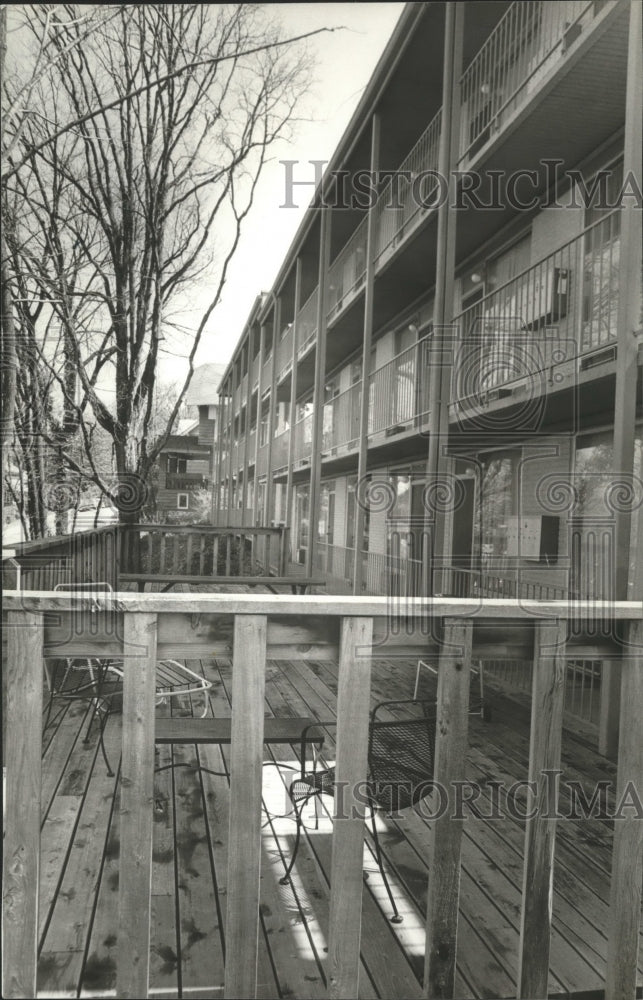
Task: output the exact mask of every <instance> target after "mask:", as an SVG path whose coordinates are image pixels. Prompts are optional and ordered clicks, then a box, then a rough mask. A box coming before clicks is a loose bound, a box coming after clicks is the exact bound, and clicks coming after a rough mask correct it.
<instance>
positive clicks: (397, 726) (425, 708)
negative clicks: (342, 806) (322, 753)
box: [280, 699, 436, 923]
mask: <svg viewBox="0 0 643 1000" xmlns="http://www.w3.org/2000/svg"><path fill="white" fill-rule="evenodd" d="M411 709H414V710H415V711H414V714H410V710H411ZM398 712H406V713H408V714H407V715H406V717H399V718H397V717H396V718H393V719H390V718H386V717H384V718H383V717H382V716H386V715H390V714H391V713H394V714H397V713H398ZM435 731H436V703H435V700H434V699H430V700H426V699H423V700H418V699H411V700H404V701H383V702H380V703H379V704H378V705H376V706H375V708H374V709H373V711H372V712H371V718H370V724H369V732H368V779H367V785H366V795H367V798H368V805H369V808H370V819H371V828H372V831H373V843H374V846H375V859H376V861H377V866H378V868H379V870H380V872H381V875H382V880H383V882H384V885H385V887H386V892H387V894H388V898H389V900H390V902H391V906H392V908H393V915H392V917H391V921H392V922H393V923H401V922H402V916H401V915H400V913H399V910H398V908H397V905H396V903H395V900H394V898H393V893H392V891H391V887H390V885H389V881H388V878H387V876H386V872H385V870H384V865H383V859H382V852H381V847H380V842H379V837H378V834H377V825H376V822H375V810H376V809H378V808H379V809H381V810H383V811H384V812H385V813H387V814H391V813H396V812H398V811H399V810H400V809H406V808H408V807H409V806H414V805H416V803H418V802H419V801H420V800H421V799H423V798H424V797H425V796H426V795H427V794H428V793H429V792H430V791H431V790H432V786H433V760H434V753H435ZM334 792H335V767H334V766H331V767H326V768H323V769H320V770H317V768H314V769H313V770H312V771H308V772H305V771H304V768H303V767H302V773H301V775H300V777H298V778H296V779H295V780H294V781H293V782H292V784H291V785H290V788H289V795H290V799H291V802H292V804H293V808H294V812H295V821H296V824H297V833H296V837H295V845H294V848H293V853H292V857H291V859H290V862H289V864H288V866H287V868H286V871H285V874H284V875H283V876H282V878H281V879H280V882H281V884H282V885H285V884H286V883H287V882H288V881H289V879H290V873H291V871H292V869H293V867H294V864H295V860H296V858H297V852H298V850H299V844H300V842H301V830H302V827H303V821H302V810H303V808H304V806H305V805H306V803H307V802H309V801H310V800H311V799H313V798H315V797H318V796H321V795H334ZM316 817H317V809H316ZM316 825H317V818H316Z"/></svg>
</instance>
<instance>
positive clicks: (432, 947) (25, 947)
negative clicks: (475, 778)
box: [3, 592, 643, 1000]
mask: <svg viewBox="0 0 643 1000" xmlns="http://www.w3.org/2000/svg"><path fill="white" fill-rule="evenodd" d="M4 607H5V610H6V612H7V615H8V620H7V626H8V628H7V632H8V645H7V656H6V663H5V667H6V673H5V677H6V684H7V703H8V706H9V710H8V712H7V716H6V722H7V755H6V769H7V771H6V800H5V802H6V829H5V842H4V854H5V862H6V864H5V873H4V898H5V923H4V955H3V959H4V972H5V980H4V991H5V994H6V995H12V994H16V993H17V994H19V995H22V996H36V989H37V981H36V976H37V954H38V943H39V936H40V931H41V928H40V927H39V910H38V900H39V893H40V891H41V888H44V886H42V887H41V876H40V871H41V869H40V853H41V796H42V790H43V771H42V765H41V756H42V750H43V746H42V735H41V726H42V712H43V676H42V674H43V656H44V657H65V656H67V657H74V656H79V655H85V656H87V655H91V656H94V657H98V658H103V659H105V658H112V657H120V658H123V657H125V658H126V661H127V668H126V669H125V671H124V683H123V708H122V762H121V776H120V778H121V780H120V794H121V799H120V863H119V865H120V867H119V873H120V878H119V880H118V907H117V912H118V926H119V934H118V941H117V945H116V947H115V949H114V952H113V954H114V959H115V973H116V995H117V996H140V997H145V996H147V995H148V994H149V989H150V986H149V963H150V927H151V921H152V907H151V903H152V897H151V893H152V870H153V864H154V857H153V827H154V822H155V815H154V809H155V796H154V766H155V759H154V758H155V754H154V731H155V712H154V705H155V675H156V661H157V658H163V657H169V656H175V655H177V653H176V649H177V648H180V649H183V650H187V653H188V654H189V656H190V658H192V659H198V658H201V657H203V658H209V657H212V656H216V657H219V656H220V657H226V658H227V657H230V656H231V657H232V694H231V704H232V722H231V747H230V756H231V767H230V772H231V773H230V782H231V787H230V799H229V801H230V816H229V820H230V824H229V851H228V857H227V872H226V876H225V885H226V886H227V894H226V905H227V915H226V927H227V928H228V929H230V928H238V929H239V930H237V932H236V933H235V934H234V935H232V936H230V937H229V940H230V941H231V946H230V947H229V948H227V949H226V956H225V994H224V995H225V996H228V997H233V996H256V995H257V989H258V982H257V964H258V963H257V949H258V938H259V934H258V931H259V924H260V920H261V909H260V892H259V887H260V880H261V872H262V863H261V852H262V838H261V829H262V824H263V822H264V817H263V815H262V782H261V775H262V764H263V760H264V745H263V744H264V740H263V737H264V716H265V709H266V704H265V680H266V669H267V663H268V661H269V660H271V659H279V660H287V661H290V660H301V659H306V658H313V659H316V660H320V659H321V660H335V662H337V663H338V665H339V666H338V686H337V691H338V694H337V740H336V764H335V767H336V787H337V789H341V794H342V806H343V809H341V810H340V805H339V799H338V798H337V799H336V811H337V812H339V813H340V815H339V816H338V818H337V819H336V820H335V821H334V823H333V828H332V868H331V877H330V888H329V892H330V903H329V914H330V916H329V924H328V936H327V941H328V946H327V955H328V963H327V967H326V970H325V971H326V979H327V981H328V983H329V984H330V986H329V996H335V995H337V993H338V991H337V990H336V989H334V986H333V984H335V983H341V984H342V986H341V990H340V991H339V994H340V995H342V996H345V997H356V996H359V995H360V987H359V969H360V944H361V940H360V934H361V930H360V928H361V922H362V921H361V916H362V897H363V894H362V892H361V887H362V872H363V864H364V829H365V827H364V808H363V802H362V801H361V799H360V790H361V789H363V788H364V787H365V786H366V781H367V756H368V734H369V712H370V708H371V701H370V688H371V663H372V656H371V655H368V651H369V650H372V653H373V655H374V656H380V657H387V656H388V657H389V658H390V657H392V656H395V655H396V653H397V655H399V649H400V646H401V645H403V646H404V648H405V649H406V650H407V654H406V655H407V656H410V655H411V654H412V653H414V655H415V658H417V657H418V656H423V657H426V656H429V657H431V658H432V659H434V660H435V661H436V662H439V677H440V680H439V685H438V693H437V706H436V710H437V720H438V725H437V726H436V737H435V752H434V775H433V785H434V787H435V788H437V789H440V790H441V792H442V793H443V794H444V795H446V797H447V798H446V803H445V805H446V808H445V809H444V810H443V811H442V812H440V814H439V815H438V816H437V818H435V819H433V820H432V825H431V873H430V879H429V883H428V895H427V897H426V934H425V935H422V938H418V939H417V943H418V947H419V949H420V951H421V952H423V953H424V955H425V961H426V972H425V983H426V984H427V985H426V990H427V992H428V994H429V995H437V994H438V993H439V994H440V995H444V996H452V995H453V979H454V975H455V962H456V951H457V930H458V911H459V904H460V886H461V864H462V848H463V822H462V818H461V814H460V815H458V812H456V811H455V809H456V806H457V802H458V799H457V793H458V790H459V792H460V808H461V806H462V794H461V793H462V790H463V787H464V784H465V781H464V779H465V759H466V757H467V753H468V749H469V695H468V692H469V688H470V675H471V666H472V663H473V662H474V661H475V660H479V659H488V658H489V657H490V655H495V656H496V658H505V659H513V660H515V659H517V658H521V659H525V660H531V661H533V669H532V691H531V693H532V699H531V701H532V708H531V723H530V725H531V736H530V745H529V763H528V778H529V786H530V793H529V799H528V806H529V807H530V808H529V809H528V810H527V811H526V812H525V813H524V814H523V815H525V816H526V819H525V839H524V857H523V860H522V872H521V873H520V874H521V875H522V878H521V880H520V881H521V884H522V887H523V888H522V892H520V893H519V896H517V902H518V901H519V907H520V912H521V920H520V928H521V931H520V943H519V948H518V956H517V970H518V975H517V978H518V983H517V988H518V995H520V996H525V997H527V996H529V997H539V996H546V995H547V985H548V978H549V959H550V946H551V938H552V919H553V917H552V899H553V891H554V870H555V868H556V862H557V858H556V851H557V843H558V844H559V843H560V838H556V835H555V834H556V824H557V822H558V819H557V817H558V816H559V815H560V813H559V809H558V806H559V801H561V802H562V800H561V799H560V794H561V793H560V791H559V789H558V787H557V785H556V784H555V783H552V782H551V780H550V779H551V775H552V774H558V773H561V740H562V721H563V703H564V685H563V684H562V665H563V662H564V659H565V657H566V656H568V657H570V658H575V657H578V656H586V655H588V654H589V652H590V651H593V652H594V653H595V654H596V655H598V656H603V657H604V656H610V657H611V658H612V660H613V669H617V670H619V671H620V674H621V683H622V692H621V713H622V714H621V727H620V732H621V735H620V744H619V751H618V761H617V768H618V780H617V782H616V789H615V791H616V794H615V800H616V802H618V803H620V804H621V812H620V815H619V818H618V821H615V822H614V823H613V824H612V826H613V838H614V839H613V847H612V852H611V858H609V857H608V858H607V859H606V863H607V870H610V871H611V876H610V877H611V892H610V903H609V912H608V913H607V914H606V917H605V924H604V937H605V938H607V939H608V946H607V948H606V949H605V951H606V953H607V961H606V963H605V962H604V960H603V961H601V967H602V969H604V970H605V973H604V975H605V979H604V986H605V996H606V998H607V1000H618V998H622V997H626V996H633V995H634V994H635V992H636V981H637V960H638V927H639V920H640V912H639V911H640V856H639V846H640V845H639V838H638V827H639V824H640V819H639V818H638V817H637V815H636V812H635V809H634V808H633V807H632V808H628V807H626V808H625V809H624V810H623V809H622V806H623V805H624V804H626V803H627V804H628V805H629V806H630V807H631V806H632V794H633V793H632V783H633V782H636V781H637V780H639V777H640V767H639V762H640V711H641V704H640V700H641V699H640V656H638V654H637V653H636V650H640V646H641V642H642V641H643V634H642V633H643V623H642V619H641V616H642V612H641V604H640V602H629V603H628V602H619V603H616V604H614V605H612V606H610V607H609V608H607V609H603V611H602V613H603V614H604V616H605V620H606V621H609V622H612V623H614V625H615V626H616V628H615V629H614V636H615V637H616V636H617V635H620V636H621V641H620V642H619V641H617V640H616V638H614V639H612V640H611V641H610V642H608V643H596V642H595V641H594V640H591V639H590V640H588V639H587V637H586V636H585V634H584V633H583V630H582V628H581V629H579V630H574V629H570V628H569V627H568V622H567V618H568V613H569V612H568V608H567V605H566V604H565V603H564V602H560V603H557V602H536V601H533V602H526V603H525V602H519V601H503V602H498V601H486V602H479V601H466V600H463V601H459V602H457V603H454V601H453V599H434V600H430V601H427V600H425V599H423V600H421V601H416V602H414V601H413V600H408V601H407V602H406V605H405V607H404V609H403V612H402V614H401V615H397V616H392V614H391V604H390V601H389V600H388V599H386V598H360V597H357V598H355V597H353V598H350V597H336V598H333V597H325V596H324V597H319V596H311V597H292V598H290V597H288V598H285V597H284V596H283V595H280V596H266V595H245V594H126V593H118V594H115V595H107V596H105V595H94V594H90V595H84V596H83V595H64V594H55V595H54V594H53V593H39V594H32V595H31V594H28V593H20V592H16V593H12V594H5V598H4ZM581 612H582V613H581V618H580V621H581V622H586V621H591V622H592V623H593V622H594V621H595V616H596V608H595V606H593V605H588V606H586V607H584V608H582V609H581ZM427 625H428V626H429V627H428V628H427ZM435 636H439V637H440V640H441V641H440V642H437V641H436V639H435V638H434V637H435ZM311 649H313V650H314V655H313V656H312V657H311V654H310V650H311ZM580 650H582V652H580ZM628 650H629V651H630V652H629V653H628ZM409 651H410V652H409ZM179 655H184V654H179ZM637 656H638V658H637ZM324 707H325V706H324ZM552 790H553V791H552ZM27 793H28V794H27ZM433 804H435V803H433ZM531 806H534V807H535V808H533V809H532V808H531ZM585 822H586V823H588V824H589V823H591V821H587V820H585ZM586 829H587V833H588V835H590V830H589V828H586ZM285 843H286V838H284V844H285ZM610 862H611V863H610ZM90 881H93V880H90ZM463 884H467V883H463ZM88 885H89V882H87V880H85V881H84V882H82V883H81V886H84V887H85V888H81V890H80V891H81V892H82V893H83V895H84V894H85V890H86V889H87V886H88ZM347 886H354V887H356V888H357V889H359V890H360V891H351V892H347ZM87 897H88V898H87V899H86V900H85V899H83V903H84V904H85V905H86V907H87V908H88V912H89V910H91V905H92V903H91V896H90V894H89V892H87ZM445 900H447V901H448V903H449V905H448V906H445ZM572 909H573V908H572ZM534 941H538V942H539V945H538V947H537V948H536V947H534ZM504 951H506V949H504ZM504 951H503V954H504ZM385 957H386V956H385V955H383V956H382V958H383V960H385ZM602 978H603V977H602V972H598V971H597V973H596V980H597V983H596V985H597V988H598V987H599V984H600V986H601V987H602V986H603V981H602ZM445 983H446V986H445V985H444V984H445ZM18 984H19V985H18ZM103 995H106V994H103Z"/></svg>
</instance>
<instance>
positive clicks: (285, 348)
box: [277, 323, 295, 382]
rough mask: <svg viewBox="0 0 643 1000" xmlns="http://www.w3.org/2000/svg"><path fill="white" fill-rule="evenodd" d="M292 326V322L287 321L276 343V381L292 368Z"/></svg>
mask: <svg viewBox="0 0 643 1000" xmlns="http://www.w3.org/2000/svg"><path fill="white" fill-rule="evenodd" d="M294 335H295V333H294V327H293V324H292V323H288V325H287V326H286V327H284V330H283V331H282V338H281V340H280V341H279V343H278V344H277V381H278V382H280V381H281V379H282V378H283V377H284V376H285V375H286V373H287V372H288V369H289V368H292V348H293V337H294Z"/></svg>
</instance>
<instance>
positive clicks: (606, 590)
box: [215, 2, 643, 722]
mask: <svg viewBox="0 0 643 1000" xmlns="http://www.w3.org/2000/svg"><path fill="white" fill-rule="evenodd" d="M629 9H630V8H629V5H628V4H627V3H621V2H607V3H583V4H579V3H576V2H559V3H555V4H554V3H535V2H534V3H515V4H512V5H508V4H504V3H458V4H455V5H453V11H454V13H453V20H451V21H450V20H449V19H446V21H445V8H444V5H442V4H408V5H407V6H406V8H405V10H404V12H403V14H402V16H401V18H400V20H399V22H398V24H397V26H396V28H395V31H394V33H393V35H392V37H391V40H390V42H389V44H388V46H387V48H386V50H385V52H384V53H383V55H382V58H381V60H380V62H379V63H378V66H377V67H376V69H375V72H374V74H373V77H372V79H371V80H370V82H369V84H368V85H367V87H366V88H365V91H364V94H363V96H362V99H361V101H360V104H359V106H358V108H357V110H356V111H355V113H354V115H353V118H352V120H351V122H350V124H349V126H348V128H347V130H346V133H345V134H344V136H343V137H342V139H341V141H340V143H339V146H338V148H337V150H336V152H335V154H334V156H333V158H332V160H331V162H330V164H329V165H328V168H327V170H326V173H325V175H324V180H323V182H322V184H321V185H320V188H319V189H318V190H317V192H316V194H315V198H314V199H313V202H312V203H311V205H310V207H309V209H308V211H307V213H306V215H305V216H304V219H303V221H302V223H301V225H300V228H299V230H298V232H297V234H296V236H295V238H294V241H293V243H292V246H291V248H290V250H289V251H288V253H287V255H286V257H285V259H284V260H283V262H282V265H281V268H280V270H279V273H278V275H277V278H276V280H275V283H274V286H273V288H272V290H271V294H268V295H265V296H264V297H263V298H262V299H259V300H257V302H256V304H255V306H254V307H253V309H252V311H251V312H250V316H249V318H248V321H247V323H246V325H245V327H244V329H243V331H242V332H241V336H240V338H239V341H238V344H237V346H236V348H235V350H234V353H233V356H232V360H231V362H230V364H229V365H228V368H227V369H226V372H225V375H224V378H223V380H222V383H221V388H220V396H221V401H222V412H223V418H222V426H221V433H220V434H219V435H218V439H217V451H218V459H217V461H216V463H215V467H216V469H217V470H218V480H217V482H218V488H217V489H215V503H216V504H218V510H215V517H217V518H218V521H219V523H235V522H233V521H232V520H231V517H232V516H235V517H238V515H239V513H240V512H243V516H244V523H246V524H256V523H259V524H265V525H270V524H272V523H274V522H280V521H285V522H286V523H287V524H288V526H289V527H290V533H291V565H290V572H295V571H299V572H303V573H307V574H309V575H311V574H314V575H320V574H321V575H322V576H324V577H325V579H326V582H327V587H328V590H329V591H335V592H340V593H341V592H343V593H350V592H354V593H358V594H359V593H363V592H370V593H379V594H386V595H391V596H394V597H399V596H404V595H409V594H410V595H413V594H426V593H427V592H428V594H429V595H430V594H431V593H442V594H450V595H453V596H459V597H465V596H479V597H498V598H502V597H506V598H509V597H519V598H520V597H527V598H529V597H542V598H545V599H547V598H559V597H563V596H569V597H571V598H574V599H575V598H576V597H589V598H599V599H613V598H615V597H617V598H625V597H627V595H628V587H629V593H630V594H631V595H633V596H635V597H636V598H637V599H640V598H641V597H642V596H643V569H642V568H641V567H643V554H642V549H643V537H642V536H643V515H641V511H642V510H643V505H642V504H641V499H642V496H641V491H642V488H643V486H642V484H641V478H642V477H643V470H642V464H643V463H642V455H643V410H642V409H641V382H642V379H641V372H642V370H643V369H642V367H641V365H642V363H643V354H642V352H641V350H639V352H638V361H637V351H636V348H637V340H638V342H639V344H640V339H641V337H640V334H641V279H640V272H639V264H636V263H635V262H636V261H639V262H640V248H641V212H640V206H639V210H636V207H634V208H632V207H631V206H632V203H633V199H632V198H630V199H629V201H626V202H624V203H623V205H622V206H621V204H620V201H619V193H620V191H621V188H622V185H623V178H627V177H628V174H629V172H631V171H635V172H636V173H638V171H640V166H637V156H638V164H639V165H640V149H639V145H640V140H639V139H637V134H638V133H637V130H638V128H639V126H640V121H639V117H638V116H639V115H640V89H639V88H640V86H641V72H640V64H638V63H637V61H636V59H635V57H634V55H633V54H632V53H633V52H634V50H635V49H636V46H632V45H630V47H629V54H628V18H629V16H630V15H629ZM443 108H444V109H446V111H447V113H445V114H444V115H443V114H442V109H443ZM626 108H628V109H633V111H628V113H627V114H626ZM377 169H380V170H385V171H387V172H388V177H389V182H388V183H387V181H386V179H385V177H383V176H382V177H380V178H379V183H378V185H377V187H376V191H377V194H378V200H377V201H376V202H375V203H371V204H370V205H369V204H368V199H367V198H366V197H365V196H364V186H365V177H366V180H368V175H367V174H366V175H365V174H364V173H363V172H364V171H369V170H370V171H371V172H376V171H377ZM360 172H362V173H361V175H360ZM392 174H393V176H394V180H395V185H394V186H393V181H392V180H391V175H392ZM352 177H356V178H357V179H356V186H355V189H354V191H358V192H359V191H361V195H360V196H359V198H358V199H357V200H356V201H355V200H354V201H353V203H352V204H351V202H350V199H351V194H352V193H354V191H353V189H352V188H351V178H352ZM448 178H450V182H449V190H448V191H447V190H446V188H445V185H446V184H447V180H448ZM311 179H312V178H311V175H310V174H307V173H306V169H305V164H304V163H297V165H296V170H295V172H294V174H293V181H294V182H295V183H294V185H293V192H292V198H293V201H294V203H295V204H297V203H299V202H300V201H301V197H300V193H301V191H302V190H309V189H307V188H302V187H301V184H302V182H303V181H306V180H311ZM636 183H637V182H636V181H634V187H636ZM638 183H639V184H640V174H639V180H638ZM358 184H359V185H360V186H359V188H358V187H357V185H358ZM631 184H632V181H630V185H631ZM592 188H594V192H595V196H594V198H593V199H591V198H588V197H587V195H588V192H590V191H591V190H592ZM467 192H469V195H468V194H467ZM366 193H368V191H367V192H366ZM446 194H448V198H447V197H445V196H446ZM596 194H598V195H599V197H598V198H597V197H596ZM302 197H303V196H302ZM322 198H323V206H322V204H321V199H322ZM485 206H486V207H485ZM628 206H629V207H628ZM626 222H627V225H626ZM626 278H627V280H626ZM366 477H368V478H369V479H370V484H371V487H372V489H371V493H370V497H369V491H368V482H367V478H366ZM619 482H620V483H622V484H623V485H624V489H625V490H626V492H627V491H628V490H629V489H630V488H631V503H630V504H629V507H628V503H627V502H625V503H624V504H619V503H617V502H616V497H615V495H614V486H615V485H617V484H618V483H619ZM436 484H437V489H436ZM630 511H633V516H632V517H631V522H630ZM360 514H361V516H360ZM637 525H640V527H638V535H637ZM630 529H631V530H630ZM588 670H589V673H587V674H586V677H587V679H588V682H589V683H590V684H592V683H594V681H595V680H596V678H595V677H594V673H593V671H594V666H591V668H588ZM521 676H522V675H521ZM610 683H611V682H610ZM583 711H584V710H582V711H581V715H582V714H583ZM589 721H592V722H595V719H591V720H589Z"/></svg>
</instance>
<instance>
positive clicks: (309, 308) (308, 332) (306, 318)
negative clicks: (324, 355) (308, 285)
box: [297, 288, 319, 358]
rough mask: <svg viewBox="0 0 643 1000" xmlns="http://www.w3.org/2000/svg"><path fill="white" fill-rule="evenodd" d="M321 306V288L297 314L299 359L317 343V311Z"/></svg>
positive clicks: (317, 289) (307, 300)
mask: <svg viewBox="0 0 643 1000" xmlns="http://www.w3.org/2000/svg"><path fill="white" fill-rule="evenodd" d="M318 305H319V288H316V289H315V290H314V292H313V293H312V295H310V296H309V297H308V298H307V299H306V301H305V302H304V304H303V306H302V307H301V309H300V310H299V313H298V314H297V357H298V358H300V357H302V355H304V354H305V353H306V351H307V350H308V347H309V346H310V345H311V344H313V343H314V342H315V337H316V336H317V309H318Z"/></svg>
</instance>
